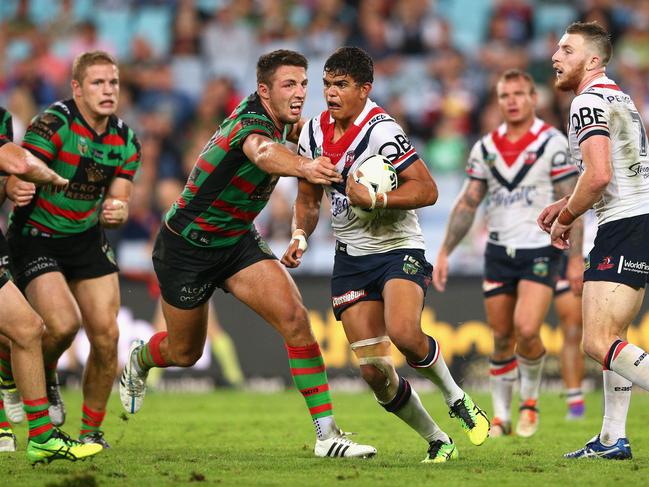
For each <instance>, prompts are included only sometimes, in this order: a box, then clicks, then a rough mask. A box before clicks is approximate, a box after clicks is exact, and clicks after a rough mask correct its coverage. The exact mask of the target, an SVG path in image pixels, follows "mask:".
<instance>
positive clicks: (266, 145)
mask: <svg viewBox="0 0 649 487" xmlns="http://www.w3.org/2000/svg"><path fill="white" fill-rule="evenodd" d="M306 160H307V159H306V158H304V157H302V156H298V155H297V154H295V153H294V152H292V151H291V150H290V149H288V148H286V147H284V146H283V145H282V144H278V143H277V142H272V141H268V142H263V143H261V144H260V145H259V149H258V151H257V153H256V154H255V157H254V160H253V162H254V163H255V165H257V166H258V167H259V168H260V169H262V170H263V171H265V172H267V173H268V174H273V175H276V176H297V177H304V173H303V170H302V167H303V164H304V162H305V161H306Z"/></svg>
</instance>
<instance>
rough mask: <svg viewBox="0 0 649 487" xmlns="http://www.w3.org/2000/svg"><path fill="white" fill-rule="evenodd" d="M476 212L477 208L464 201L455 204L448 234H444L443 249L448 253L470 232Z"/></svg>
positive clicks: (447, 229) (447, 230)
mask: <svg viewBox="0 0 649 487" xmlns="http://www.w3.org/2000/svg"><path fill="white" fill-rule="evenodd" d="M475 213H476V208H474V207H472V206H469V205H466V204H465V203H464V202H462V201H459V202H458V203H457V204H456V205H455V207H454V208H453V211H452V212H451V216H450V219H449V222H448V225H447V227H446V235H444V243H443V244H442V249H441V251H443V252H445V253H446V254H447V255H448V254H450V253H451V252H453V249H455V247H457V245H458V244H459V243H460V242H461V241H462V239H463V238H464V237H465V236H466V234H467V233H469V230H470V229H471V225H473V220H474V219H475Z"/></svg>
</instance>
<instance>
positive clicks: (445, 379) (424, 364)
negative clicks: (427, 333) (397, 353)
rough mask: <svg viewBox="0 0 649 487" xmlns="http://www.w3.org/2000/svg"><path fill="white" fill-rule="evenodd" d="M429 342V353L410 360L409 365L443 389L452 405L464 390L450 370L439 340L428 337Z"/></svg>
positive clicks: (445, 396)
mask: <svg viewBox="0 0 649 487" xmlns="http://www.w3.org/2000/svg"><path fill="white" fill-rule="evenodd" d="M428 344H429V347H428V355H426V357H424V358H423V359H422V360H420V361H419V362H408V365H410V366H411V367H412V368H414V369H415V370H416V371H417V372H419V373H420V374H421V375H423V376H424V377H426V378H427V379H429V380H430V381H432V382H433V384H435V385H436V386H437V387H438V388H439V390H440V391H442V394H443V395H444V400H445V401H446V404H448V405H449V406H452V405H453V404H455V402H456V401H457V400H458V399H462V398H463V397H464V391H463V390H462V389H460V386H458V385H457V383H456V382H455V380H454V379H453V376H452V375H451V372H450V371H449V370H448V367H447V366H446V362H444V357H442V351H441V349H440V347H439V344H438V343H437V341H436V340H435V339H434V338H432V337H428Z"/></svg>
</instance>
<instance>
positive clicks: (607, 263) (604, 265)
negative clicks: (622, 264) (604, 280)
mask: <svg viewBox="0 0 649 487" xmlns="http://www.w3.org/2000/svg"><path fill="white" fill-rule="evenodd" d="M611 259H612V257H611V256H610V255H607V256H606V257H604V258H603V259H602V261H601V262H600V263H599V264H597V270H598V271H606V270H608V269H611V268H612V267H615V264H612V263H611ZM589 263H590V262H589Z"/></svg>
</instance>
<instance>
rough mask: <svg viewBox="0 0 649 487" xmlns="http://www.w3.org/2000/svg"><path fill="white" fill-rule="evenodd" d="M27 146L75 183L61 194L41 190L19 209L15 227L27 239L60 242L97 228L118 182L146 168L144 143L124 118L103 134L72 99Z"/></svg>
mask: <svg viewBox="0 0 649 487" xmlns="http://www.w3.org/2000/svg"><path fill="white" fill-rule="evenodd" d="M22 145H23V147H24V148H25V149H27V150H29V151H30V152H31V153H32V154H33V155H34V156H36V157H38V158H39V159H40V160H42V161H43V162H44V163H45V164H47V165H48V166H49V167H50V168H51V169H52V170H54V171H56V173H57V174H58V175H59V176H62V177H64V178H66V179H68V180H69V181H70V184H69V185H68V187H67V189H66V190H65V191H61V192H51V191H47V190H46V189H44V188H43V187H39V188H38V189H37V190H36V195H35V196H34V198H33V199H32V201H31V202H30V203H29V205H27V206H22V207H19V208H18V207H17V208H15V209H14V211H13V213H12V215H11V225H10V226H11V228H12V229H15V230H17V231H20V232H22V234H23V235H31V236H37V235H41V236H48V237H54V238H57V237H65V236H67V235H76V234H78V233H81V232H84V231H86V230H88V229H90V228H92V227H93V226H95V225H97V224H98V221H99V212H100V209H101V203H102V202H103V200H104V198H105V196H106V192H107V191H108V188H109V187H110V185H111V183H112V182H113V180H114V179H115V178H124V179H126V180H129V181H131V180H133V176H134V175H135V172H136V171H137V169H138V167H139V165H140V143H139V142H138V140H137V137H135V133H134V132H133V131H132V130H131V129H130V128H129V127H128V126H127V125H126V124H125V123H124V122H122V120H121V119H119V118H117V117H116V116H115V115H111V116H110V117H109V118H108V125H107V127H106V131H105V132H104V133H103V134H97V133H96V132H95V131H94V130H93V129H92V128H91V127H90V125H88V123H87V122H86V121H85V120H84V118H83V117H82V115H81V113H80V112H79V109H78V108H77V105H76V103H75V102H74V100H72V99H70V100H65V101H58V102H56V103H54V104H53V105H51V106H50V107H49V108H47V109H46V110H45V111H44V112H42V113H41V114H40V115H38V116H37V117H35V118H34V120H32V122H31V123H30V125H29V127H27V132H26V133H25V137H24V138H23V143H22Z"/></svg>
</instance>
